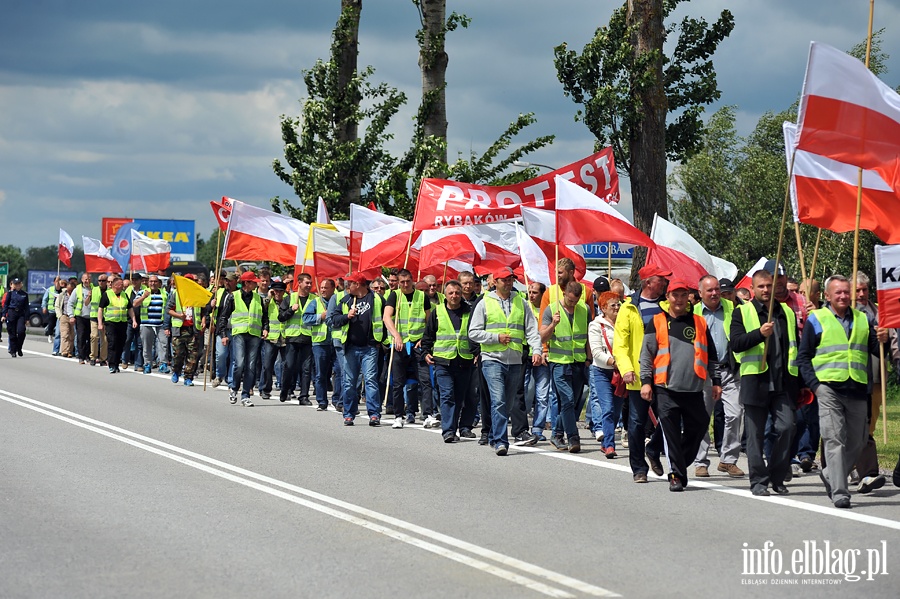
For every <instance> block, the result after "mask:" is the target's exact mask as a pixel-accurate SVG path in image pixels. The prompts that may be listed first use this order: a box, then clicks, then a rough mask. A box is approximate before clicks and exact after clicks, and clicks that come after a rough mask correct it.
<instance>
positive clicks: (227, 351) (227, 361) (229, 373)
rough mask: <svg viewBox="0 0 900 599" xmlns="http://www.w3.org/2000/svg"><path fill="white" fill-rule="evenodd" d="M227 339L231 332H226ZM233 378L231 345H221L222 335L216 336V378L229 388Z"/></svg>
mask: <svg viewBox="0 0 900 599" xmlns="http://www.w3.org/2000/svg"><path fill="white" fill-rule="evenodd" d="M228 334H229V337H230V336H231V331H228ZM233 376H234V360H232V359H231V343H230V342H229V344H228V345H225V346H223V345H222V335H220V334H216V378H218V379H221V380H223V381H225V382H226V383H227V384H228V386H229V387H230V386H231V379H232V377H233Z"/></svg>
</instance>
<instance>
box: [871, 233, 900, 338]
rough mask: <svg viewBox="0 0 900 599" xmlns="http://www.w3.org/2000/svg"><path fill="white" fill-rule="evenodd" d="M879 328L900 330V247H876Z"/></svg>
mask: <svg viewBox="0 0 900 599" xmlns="http://www.w3.org/2000/svg"><path fill="white" fill-rule="evenodd" d="M875 284H876V285H877V286H878V326H879V327H881V328H885V329H896V328H900V246H898V245H888V246H882V245H876V246H875Z"/></svg>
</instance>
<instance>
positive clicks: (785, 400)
mask: <svg viewBox="0 0 900 599" xmlns="http://www.w3.org/2000/svg"><path fill="white" fill-rule="evenodd" d="M778 267H779V268H781V265H780V264H779V265H778ZM752 286H753V289H752V291H753V299H752V300H751V301H749V302H746V303H744V304H741V306H740V307H739V308H738V309H736V310H735V311H734V312H733V313H732V315H731V350H732V351H733V352H734V354H735V358H736V359H737V360H739V361H740V364H741V366H740V369H739V372H740V376H741V389H740V400H741V404H742V405H743V406H744V430H745V431H746V433H747V461H748V463H749V466H750V473H749V474H750V490H751V492H752V493H753V494H754V495H758V496H762V497H767V496H769V490H768V489H769V487H770V486H771V488H772V490H773V491H774V492H775V493H777V494H779V495H787V494H788V493H789V491H788V489H787V487H786V486H784V481H785V480H786V479H787V477H788V476H789V475H790V472H791V455H790V453H791V451H790V449H791V437H792V435H793V433H794V408H795V405H796V397H797V395H798V393H799V391H800V380H799V378H798V372H797V339H798V336H799V335H798V329H797V318H796V316H795V315H794V311H793V310H791V309H790V307H788V305H787V304H783V303H781V302H775V304H774V309H773V313H772V315H771V317H770V315H769V303H770V299H771V297H772V293H774V290H773V277H772V273H770V272H769V271H767V270H758V271H756V272H755V273H753V279H752ZM770 416H771V418H772V423H773V434H774V435H775V440H774V443H773V445H772V456H771V458H770V459H769V460H768V462H767V461H765V460H764V459H763V437H764V436H765V432H766V420H767V419H768V418H769V417H770Z"/></svg>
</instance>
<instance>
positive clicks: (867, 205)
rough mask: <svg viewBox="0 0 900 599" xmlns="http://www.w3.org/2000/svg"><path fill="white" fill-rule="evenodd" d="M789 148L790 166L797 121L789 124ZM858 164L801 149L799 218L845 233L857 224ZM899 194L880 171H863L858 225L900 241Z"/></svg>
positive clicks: (796, 197) (795, 188) (795, 193)
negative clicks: (842, 161)
mask: <svg viewBox="0 0 900 599" xmlns="http://www.w3.org/2000/svg"><path fill="white" fill-rule="evenodd" d="M783 130H784V148H785V153H786V158H787V164H788V169H789V170H790V168H791V152H792V149H793V148H794V145H795V143H796V139H797V125H794V124H793V123H784V125H783ZM858 186H859V167H857V166H852V165H849V164H843V163H841V162H837V161H835V160H832V159H830V158H826V157H824V156H818V155H816V154H811V153H809V152H806V151H805V150H797V151H796V153H795V154H794V170H793V174H792V176H791V206H792V208H793V212H794V221H796V222H801V223H804V224H807V225H814V226H816V227H819V228H820V229H828V230H829V231H834V232H835V233H846V232H848V231H853V230H854V229H855V228H856V199H857V187H858ZM897 214H900V193H898V192H895V191H894V190H893V189H891V186H890V185H888V184H887V183H886V182H885V181H884V179H882V178H881V175H879V174H878V173H876V172H875V171H873V170H864V171H863V189H862V205H861V206H860V214H859V228H860V229H865V230H866V231H872V233H874V234H875V235H877V236H878V238H879V239H881V240H882V241H884V242H886V243H900V223H898V222H897V218H896V215H897Z"/></svg>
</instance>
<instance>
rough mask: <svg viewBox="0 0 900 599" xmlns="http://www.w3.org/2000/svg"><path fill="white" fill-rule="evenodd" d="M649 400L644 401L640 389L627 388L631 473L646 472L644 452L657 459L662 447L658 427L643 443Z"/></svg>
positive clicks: (660, 432)
mask: <svg viewBox="0 0 900 599" xmlns="http://www.w3.org/2000/svg"><path fill="white" fill-rule="evenodd" d="M649 410H650V402H649V401H645V400H644V399H643V398H642V397H641V390H640V389H635V390H631V389H629V390H628V463H629V465H630V466H631V473H632V474H638V473H644V474H647V472H648V471H649V470H650V468H649V467H648V466H647V460H646V458H645V456H646V454H648V453H649V454H650V455H651V456H653V457H654V458H655V459H659V454H660V453H661V452H662V449H663V438H662V431H661V430H660V428H659V427H656V430H654V431H653V435H652V436H651V437H650V442H649V443H647V444H646V446H645V445H644V439H646V433H645V429H646V426H647V420H648V418H649Z"/></svg>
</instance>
